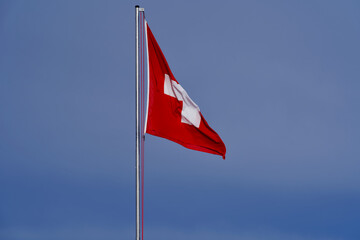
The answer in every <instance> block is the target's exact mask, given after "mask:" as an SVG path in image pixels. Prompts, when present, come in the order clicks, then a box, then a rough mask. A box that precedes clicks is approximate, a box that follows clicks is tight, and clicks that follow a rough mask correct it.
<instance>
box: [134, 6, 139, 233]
mask: <svg viewBox="0 0 360 240" xmlns="http://www.w3.org/2000/svg"><path fill="white" fill-rule="evenodd" d="M135 42H136V43H135V45H136V46H135V59H136V60H135V62H136V67H135V75H136V79H135V85H136V86H135V87H136V100H135V102H136V163H135V165H136V174H135V175H136V240H140V164H139V162H140V121H139V115H140V114H139V102H140V101H139V97H140V96H139V5H136V6H135Z"/></svg>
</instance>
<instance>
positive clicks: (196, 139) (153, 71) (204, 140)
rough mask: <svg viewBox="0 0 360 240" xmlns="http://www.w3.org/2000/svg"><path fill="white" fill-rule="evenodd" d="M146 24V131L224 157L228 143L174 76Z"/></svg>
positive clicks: (190, 147) (187, 146)
mask: <svg viewBox="0 0 360 240" xmlns="http://www.w3.org/2000/svg"><path fill="white" fill-rule="evenodd" d="M145 24H146V28H145V31H146V33H145V34H146V42H147V52H148V101H147V104H148V106H147V115H146V123H145V132H146V133H148V134H151V135H155V136H158V137H162V138H166V139H168V140H171V141H173V142H176V143H178V144H181V145H182V146H184V147H186V148H189V149H193V150H197V151H202V152H207V153H212V154H217V155H220V156H222V157H223V159H225V153H226V147H225V144H224V143H223V141H222V140H221V138H220V137H219V135H218V134H217V133H216V132H215V131H214V130H213V129H212V128H211V127H210V126H209V125H208V123H207V122H206V120H205V118H204V117H203V115H202V114H201V112H200V108H199V107H198V106H197V105H196V103H195V102H194V101H193V100H192V99H191V98H190V97H189V95H188V94H187V92H186V91H185V90H184V88H183V87H182V86H181V85H180V84H179V82H178V81H177V80H176V79H175V77H174V75H173V74H172V72H171V70H170V67H169V65H168V63H167V61H166V59H165V56H164V54H163V53H162V51H161V49H160V47H159V45H158V43H157V41H156V39H155V37H154V35H153V34H152V32H151V30H150V28H149V26H148V24H147V22H145Z"/></svg>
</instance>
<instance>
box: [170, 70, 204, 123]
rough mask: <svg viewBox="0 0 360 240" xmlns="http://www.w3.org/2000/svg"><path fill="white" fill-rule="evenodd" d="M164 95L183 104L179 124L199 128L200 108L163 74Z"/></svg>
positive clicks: (179, 86) (181, 88)
mask: <svg viewBox="0 0 360 240" xmlns="http://www.w3.org/2000/svg"><path fill="white" fill-rule="evenodd" d="M164 93H165V94H166V95H169V96H171V97H174V98H176V99H177V100H179V101H182V102H183V108H182V111H181V122H183V123H186V124H189V125H194V126H195V127H197V128H199V126H200V121H201V116H200V108H199V107H198V105H196V103H194V101H193V100H191V98H190V97H189V95H188V94H187V92H186V91H185V89H183V87H182V86H181V85H180V84H178V83H177V82H175V81H174V80H171V79H170V77H169V75H167V74H165V82H164Z"/></svg>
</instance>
